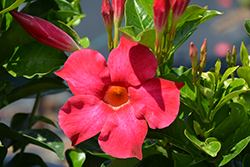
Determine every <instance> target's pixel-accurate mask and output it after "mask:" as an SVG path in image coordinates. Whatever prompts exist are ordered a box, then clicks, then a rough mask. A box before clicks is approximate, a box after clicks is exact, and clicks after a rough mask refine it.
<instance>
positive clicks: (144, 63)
mask: <svg viewBox="0 0 250 167" xmlns="http://www.w3.org/2000/svg"><path fill="white" fill-rule="evenodd" d="M107 65H108V68H109V70H110V77H111V81H112V82H113V83H118V82H119V83H124V84H126V85H133V86H138V85H141V83H143V82H145V81H146V80H148V79H151V78H153V77H154V76H155V74H156V69H157V60H156V58H155V56H154V54H153V53H152V52H151V51H150V50H149V49H148V48H147V47H146V46H143V45H140V44H137V43H135V42H130V41H128V40H127V39H125V38H124V37H123V36H122V37H121V40H120V45H119V46H118V47H117V48H115V49H113V50H112V51H111V53H110V54H109V58H108V63H107Z"/></svg>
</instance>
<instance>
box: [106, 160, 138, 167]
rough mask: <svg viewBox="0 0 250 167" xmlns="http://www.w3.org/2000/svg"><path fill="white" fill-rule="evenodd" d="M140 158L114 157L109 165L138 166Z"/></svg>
mask: <svg viewBox="0 0 250 167" xmlns="http://www.w3.org/2000/svg"><path fill="white" fill-rule="evenodd" d="M139 162H140V160H138V159H136V158H127V159H114V160H113V161H112V162H111V163H110V164H109V165H108V166H107V167H117V166H119V167H128V166H136V165H137V164H138V163H139Z"/></svg>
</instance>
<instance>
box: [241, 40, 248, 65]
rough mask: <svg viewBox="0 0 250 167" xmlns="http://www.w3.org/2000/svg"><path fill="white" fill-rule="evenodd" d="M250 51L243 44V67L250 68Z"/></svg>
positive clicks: (242, 43)
mask: <svg viewBox="0 0 250 167" xmlns="http://www.w3.org/2000/svg"><path fill="white" fill-rule="evenodd" d="M248 56H249V54H248V50H247V48H246V46H245V44H244V42H241V47H240V60H241V63H242V66H243V67H249V62H250V61H249V58H248Z"/></svg>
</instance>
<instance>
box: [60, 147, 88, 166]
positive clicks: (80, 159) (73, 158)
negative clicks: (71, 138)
mask: <svg viewBox="0 0 250 167" xmlns="http://www.w3.org/2000/svg"><path fill="white" fill-rule="evenodd" d="M65 156H66V159H67V162H68V163H69V166H70V167H80V166H82V165H83V163H84V161H85V160H86V154H85V153H84V152H79V151H76V150H73V149H68V150H66V152H65Z"/></svg>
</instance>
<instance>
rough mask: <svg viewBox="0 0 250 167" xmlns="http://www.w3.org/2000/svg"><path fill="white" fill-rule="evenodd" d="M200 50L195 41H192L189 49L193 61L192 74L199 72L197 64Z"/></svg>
mask: <svg viewBox="0 0 250 167" xmlns="http://www.w3.org/2000/svg"><path fill="white" fill-rule="evenodd" d="M198 54H199V53H198V50H197V48H196V47H195V45H194V43H193V42H191V43H190V49H189V56H190V58H191V63H192V74H193V75H196V73H197V67H198V64H197V60H198Z"/></svg>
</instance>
